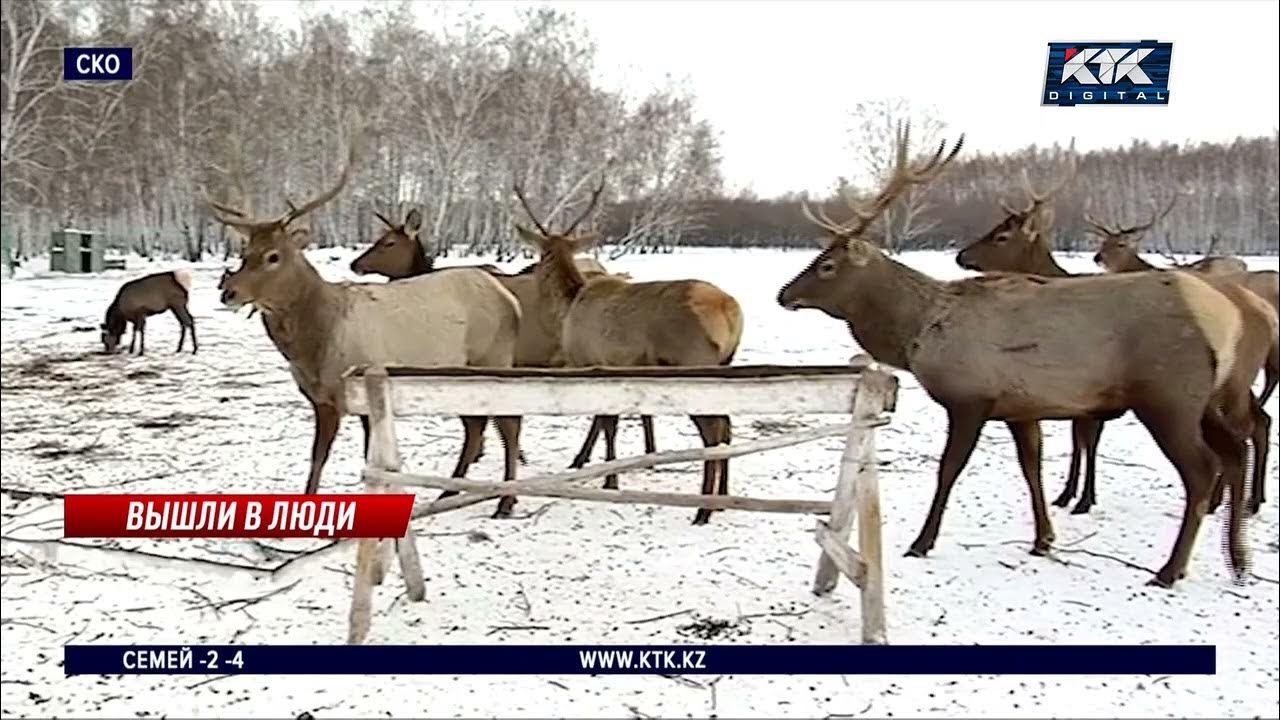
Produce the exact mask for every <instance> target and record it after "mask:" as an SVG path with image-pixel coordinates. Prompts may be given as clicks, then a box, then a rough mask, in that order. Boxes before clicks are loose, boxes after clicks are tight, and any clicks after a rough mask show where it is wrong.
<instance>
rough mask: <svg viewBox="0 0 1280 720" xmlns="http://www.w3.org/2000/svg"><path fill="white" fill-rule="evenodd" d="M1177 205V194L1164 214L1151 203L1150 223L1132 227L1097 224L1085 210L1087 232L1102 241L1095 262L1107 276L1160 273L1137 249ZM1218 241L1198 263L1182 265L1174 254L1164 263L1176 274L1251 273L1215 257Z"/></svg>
mask: <svg viewBox="0 0 1280 720" xmlns="http://www.w3.org/2000/svg"><path fill="white" fill-rule="evenodd" d="M1177 202H1178V195H1177V194H1174V196H1173V197H1172V198H1171V199H1170V200H1169V204H1168V205H1167V206H1165V208H1164V210H1160V209H1158V208H1157V207H1156V205H1155V203H1154V202H1152V212H1151V219H1150V220H1148V221H1147V222H1145V223H1140V224H1138V225H1131V226H1123V225H1110V224H1106V223H1101V222H1098V221H1097V220H1095V219H1094V217H1093V215H1091V214H1090V213H1089V210H1088V209H1087V208H1086V209H1085V212H1084V221H1085V224H1087V225H1088V227H1087V228H1085V230H1086V231H1088V232H1091V233H1093V234H1095V235H1097V236H1098V237H1100V238H1101V239H1102V244H1101V245H1100V246H1099V247H1098V252H1096V253H1094V256H1093V262H1094V263H1095V264H1097V265H1098V266H1099V267H1101V268H1103V269H1104V270H1106V271H1108V272H1142V271H1144V270H1158V269H1159V268H1157V267H1156V266H1155V265H1152V264H1151V263H1149V262H1147V261H1146V260H1143V259H1142V258H1141V257H1140V256H1139V255H1138V248H1139V247H1141V243H1142V238H1143V236H1144V235H1145V234H1146V233H1147V231H1148V230H1150V229H1151V228H1152V227H1154V226H1155V224H1156V223H1158V222H1160V221H1161V220H1163V219H1164V218H1165V216H1166V215H1168V214H1169V212H1170V211H1171V210H1173V206H1174V205H1176V204H1177ZM1218 240H1219V236H1218V235H1217V234H1216V233H1215V234H1214V235H1213V236H1212V237H1211V238H1210V240H1209V250H1208V251H1207V252H1206V253H1205V257H1202V258H1200V259H1199V260H1196V261H1195V262H1190V263H1180V262H1178V261H1177V260H1176V259H1175V258H1174V257H1173V255H1172V253H1166V254H1165V259H1166V260H1168V261H1169V265H1170V266H1171V268H1170V269H1174V270H1191V271H1194V272H1199V273H1206V274H1213V275H1217V274H1227V273H1242V272H1248V271H1249V266H1248V265H1246V264H1245V262H1244V261H1243V260H1241V259H1240V258H1234V257H1222V256H1218V255H1214V254H1213V251H1214V250H1215V249H1216V247H1217V245H1218Z"/></svg>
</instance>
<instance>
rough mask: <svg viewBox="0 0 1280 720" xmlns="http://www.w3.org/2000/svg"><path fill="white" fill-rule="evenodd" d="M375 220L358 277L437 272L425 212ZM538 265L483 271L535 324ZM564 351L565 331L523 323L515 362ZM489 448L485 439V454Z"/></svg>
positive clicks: (649, 442) (648, 423) (653, 445)
mask: <svg viewBox="0 0 1280 720" xmlns="http://www.w3.org/2000/svg"><path fill="white" fill-rule="evenodd" d="M374 215H376V216H377V218H378V219H379V220H381V221H382V223H383V225H385V226H386V229H385V230H384V231H383V233H382V235H381V236H380V237H379V238H378V239H377V241H375V242H374V243H373V245H372V246H370V247H369V249H368V250H366V251H364V252H363V253H361V255H360V256H359V257H357V258H356V259H355V260H352V261H351V271H352V272H354V273H355V274H357V275H366V274H375V275H383V276H385V277H387V278H388V279H391V280H399V279H402V278H408V277H417V276H419V275H425V274H427V273H429V272H432V271H433V270H434V263H433V261H432V260H431V258H428V257H427V253H426V251H424V250H423V247H422V242H421V241H420V240H419V237H418V233H419V231H420V230H421V228H422V214H421V213H419V212H418V211H417V210H416V209H414V210H410V211H409V213H408V215H406V216H405V220H404V222H403V223H393V222H391V221H390V220H388V219H387V218H386V217H384V216H383V215H382V214H380V213H376V212H375V213H374ZM573 262H574V264H575V265H577V266H578V270H579V271H581V272H582V274H583V275H584V276H594V275H604V274H607V272H608V271H607V270H605V268H604V266H603V265H601V264H600V263H599V261H597V260H595V259H593V258H589V257H576V258H574V259H573ZM537 265H538V264H537V263H536V262H535V263H531V264H530V265H528V266H527V267H524V268H522V269H521V270H519V271H518V272H515V273H512V274H506V273H504V272H502V271H501V270H499V269H498V268H497V267H495V266H493V265H480V266H478V267H479V268H480V269H482V270H484V271H486V272H488V273H490V274H491V275H493V277H494V278H495V279H496V280H497V281H498V282H499V283H501V284H502V286H503V287H505V288H506V289H507V290H509V291H511V293H512V294H514V295H515V296H516V300H518V301H519V302H520V308H521V312H522V313H523V315H524V317H525V318H527V319H531V320H532V319H536V318H538V317H540V316H539V314H538V312H537V310H536V307H535V306H536V304H537V302H538V283H537V281H536V280H535V279H534V277H533V271H534V270H535V269H536V268H537ZM618 277H628V278H629V277H630V276H629V275H623V274H619V275H618ZM559 350H560V328H559V327H558V326H557V327H548V326H547V325H546V324H544V323H542V322H537V321H526V322H521V323H520V338H519V340H518V341H517V342H516V361H515V362H516V365H517V366H518V367H550V366H551V365H552V364H553V360H555V358H556V355H557V353H558V352H559ZM640 422H641V425H642V426H643V428H644V451H645V452H646V453H653V452H657V442H656V441H655V439H654V430H653V417H652V416H649V415H644V416H641V418H640ZM599 435H600V425H599V423H594V422H593V423H592V424H591V430H590V432H589V433H587V437H586V439H585V440H584V441H583V443H582V447H581V448H580V449H579V450H578V454H577V455H576V456H574V459H573V463H572V464H571V465H570V467H575V468H580V467H582V466H584V465H586V464H587V461H588V460H590V459H591V451H592V450H593V449H595V444H596V440H597V439H598V438H599ZM483 447H484V444H483V438H482V442H481V448H482V452H483ZM477 457H479V456H477ZM521 462H523V460H521ZM459 477H461V476H459Z"/></svg>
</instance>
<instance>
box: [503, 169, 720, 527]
mask: <svg viewBox="0 0 1280 720" xmlns="http://www.w3.org/2000/svg"><path fill="white" fill-rule="evenodd" d="M514 189H515V193H516V197H517V198H519V200H520V204H521V205H523V206H524V209H525V212H527V213H528V215H529V219H530V220H531V221H532V222H533V224H534V227H536V228H537V230H536V231H534V230H531V229H529V228H526V227H524V226H523V225H520V224H517V225H516V230H517V232H519V234H520V237H521V238H522V239H524V240H525V242H528V243H529V244H530V245H532V246H533V247H536V248H537V249H538V251H539V255H540V259H539V261H538V264H537V267H536V268H535V269H534V271H533V276H534V278H535V279H536V280H537V290H538V293H539V299H538V301H537V303H536V304H535V306H534V307H535V308H536V310H535V312H536V313H537V315H538V318H537V320H536V321H541V322H542V323H543V324H544V325H545V326H547V327H559V328H563V336H562V338H561V343H560V346H561V351H562V352H563V355H564V361H565V364H566V365H569V366H570V367H587V366H611V367H628V366H630V367H635V366H654V365H658V366H689V365H713V366H714V365H728V364H729V363H730V362H731V361H732V360H733V356H734V353H735V352H737V349H738V342H739V341H740V340H741V338H742V309H741V308H740V307H739V305H738V302H737V301H736V300H734V299H733V297H732V296H730V295H729V294H728V293H725V292H724V291H723V290H721V289H720V288H717V287H716V286H715V285H712V284H711V283H707V282H703V281H701V280H665V281H656V282H628V281H627V280H625V279H621V278H617V277H614V276H611V275H594V276H584V274H583V273H582V271H581V270H579V269H578V267H577V265H575V264H574V262H573V257H574V255H576V254H577V253H578V252H580V251H582V250H584V249H586V248H587V247H589V246H590V245H591V244H592V243H593V242H595V241H596V240H597V239H598V236H597V235H595V234H594V233H579V234H577V235H575V234H574V231H575V230H576V229H577V227H578V225H579V224H580V223H581V222H582V221H583V220H584V219H586V217H587V215H589V214H590V213H591V211H592V210H593V209H594V208H595V206H596V203H598V202H599V200H600V193H601V192H602V191H603V190H604V180H603V178H602V179H601V183H600V186H599V187H597V188H596V189H595V191H594V192H593V193H592V195H591V200H590V202H589V203H588V204H587V208H586V210H585V211H583V213H582V214H581V215H579V216H578V218H577V219H576V220H574V221H573V222H571V223H569V225H568V226H567V227H566V228H565V229H564V230H563V231H561V232H558V233H556V232H551V231H550V230H548V229H547V226H546V225H544V224H543V223H542V222H540V221H539V220H538V218H537V216H536V214H535V213H534V212H533V210H532V209H531V208H530V207H529V202H528V200H526V199H525V196H524V192H523V191H522V190H521V189H520V186H519V184H516V185H515V188H514ZM692 419H693V422H694V425H696V426H697V428H698V432H699V434H700V435H701V436H702V442H703V444H704V445H705V446H707V447H711V446H714V445H719V444H722V443H724V444H727V443H728V442H729V441H730V436H731V425H730V419H729V417H728V416H727V415H710V416H707V415H694V416H692ZM594 423H595V424H598V425H599V426H600V428H601V429H602V430H603V432H604V439H605V458H606V459H608V460H613V459H614V458H615V457H616V454H615V448H614V441H615V438H616V434H617V425H618V418H617V416H613V415H601V416H597V418H596V419H595V421H594ZM604 487H606V488H609V489H617V487H618V476H617V475H616V474H611V475H608V476H606V477H605V482H604ZM728 492H729V461H728V460H727V459H726V460H711V461H707V462H705V463H703V480H702V494H703V495H712V494H716V493H719V494H720V495H727V494H728ZM710 518H711V511H709V510H707V509H706V508H699V509H698V511H697V513H696V514H695V515H694V519H693V523H694V524H695V525H702V524H705V523H706V522H707V521H708V520H709V519H710Z"/></svg>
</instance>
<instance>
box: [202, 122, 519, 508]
mask: <svg viewBox="0 0 1280 720" xmlns="http://www.w3.org/2000/svg"><path fill="white" fill-rule="evenodd" d="M357 146H358V134H357V136H356V138H353V140H352V141H351V147H350V149H349V152H350V154H349V156H348V158H347V162H346V166H345V167H344V168H343V170H342V174H341V175H340V176H339V178H338V181H337V182H336V183H335V184H334V185H333V186H332V187H331V188H329V189H328V190H326V191H324V192H322V193H320V194H319V195H317V196H315V197H314V198H312V199H310V200H308V201H306V202H304V203H302V204H301V205H300V206H294V205H293V203H292V202H290V203H289V211H288V212H286V213H285V214H284V215H282V216H281V217H278V218H272V219H266V220H258V219H252V218H249V217H246V216H245V214H244V213H242V212H240V211H238V210H235V209H234V208H229V207H226V206H222V205H219V204H216V203H210V204H211V206H212V207H213V209H214V212H215V217H217V219H218V220H219V221H220V222H222V223H224V224H226V225H228V226H230V227H232V228H234V229H236V230H237V231H239V232H240V233H241V234H242V235H244V236H245V237H246V238H247V242H246V243H245V245H244V250H243V253H242V255H241V261H240V267H239V268H238V269H236V270H235V271H234V272H231V273H229V274H227V275H225V276H224V278H223V281H222V282H221V283H220V285H221V287H222V302H223V304H224V305H227V306H228V307H232V308H236V307H240V306H243V305H252V306H254V307H256V308H257V309H258V311H259V312H260V314H261V315H262V322H263V325H264V326H265V327H266V331H267V335H268V336H269V337H270V338H271V341H272V342H273V343H275V346H276V348H277V349H278V350H279V351H280V353H281V354H282V355H284V357H285V359H287V360H288V361H289V369H290V372H291V373H292V374H293V378H294V381H295V382H296V383H297V385H298V389H299V390H301V391H302V394H303V395H304V396H305V397H306V398H307V399H308V400H309V401H310V402H311V405H312V407H313V409H314V411H315V438H314V441H313V444H312V450H311V467H310V471H309V473H308V475H307V483H306V492H308V493H314V492H316V490H317V489H318V487H319V484H320V474H321V470H322V469H323V468H324V465H325V462H326V461H327V460H328V457H329V449H330V447H331V446H332V444H333V440H334V437H335V436H336V434H337V431H338V426H339V423H340V421H341V419H342V415H343V406H344V402H345V396H344V393H343V380H342V374H343V373H344V372H345V371H346V370H347V369H349V368H351V367H353V366H368V365H410V366H419V367H424V366H438V365H473V366H484V367H510V366H511V365H512V359H513V357H514V355H515V345H516V335H517V332H518V331H519V326H520V305H519V303H517V302H516V299H515V297H514V296H512V294H511V293H510V292H508V291H507V290H506V289H505V288H503V287H502V286H501V285H500V284H498V282H497V281H496V280H494V279H493V278H492V277H491V276H490V275H489V274H488V273H486V272H484V271H482V270H476V269H470V268H460V269H451V270H442V271H439V272H435V273H432V274H429V275H424V276H422V277H418V278H413V279H410V280H403V281H400V282H394V283H386V284H381V285H371V284H360V283H350V282H340V283H332V282H328V281H326V280H324V278H322V277H320V274H319V273H318V272H316V269H315V267H314V266H312V265H311V263H310V262H308V261H307V259H306V257H305V256H304V255H303V249H304V248H305V247H306V246H307V245H308V244H309V233H308V231H307V230H306V229H305V228H303V227H296V226H294V223H295V222H296V221H297V220H299V219H300V218H302V217H303V216H305V215H306V214H307V213H309V212H311V211H313V210H315V209H316V208H318V207H320V206H322V205H324V204H325V203H326V202H328V201H329V200H331V199H333V198H334V197H335V196H337V194H338V193H339V192H340V191H341V190H342V188H343V187H344V186H345V185H346V183H347V181H348V179H349V178H350V176H351V171H352V167H353V165H354V164H355V161H356V155H357ZM463 421H464V424H469V425H474V426H476V428H474V429H473V428H471V427H469V428H468V438H471V437H478V436H479V435H480V432H481V431H483V427H484V423H485V421H486V418H484V417H478V418H464V419H463ZM496 424H497V426H498V430H499V432H500V434H501V436H502V440H503V445H504V447H505V450H506V456H505V464H506V468H505V473H504V477H505V479H506V480H512V479H514V478H515V471H516V464H517V454H518V453H519V440H520V418H519V417H503V418H496ZM364 428H365V448H366V452H367V450H368V440H369V438H368V421H367V419H365V420H364ZM471 444H472V443H467V444H465V445H464V447H463V451H462V454H463V457H462V459H461V460H460V461H459V462H460V464H461V465H462V466H463V467H464V468H465V466H466V464H468V462H467V461H468V458H471V459H474V455H475V453H476V451H478V447H471ZM513 500H514V498H510V497H508V498H503V499H502V500H501V501H500V502H499V505H498V510H497V512H496V513H495V517H504V516H508V515H510V512H511V507H512V505H513V504H514V502H511V501H513Z"/></svg>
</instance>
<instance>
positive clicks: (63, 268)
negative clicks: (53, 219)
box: [49, 228, 106, 273]
mask: <svg viewBox="0 0 1280 720" xmlns="http://www.w3.org/2000/svg"><path fill="white" fill-rule="evenodd" d="M105 245H106V243H105V239H104V238H103V237H101V236H100V235H98V234H97V233H94V232H91V231H89V230H75V229H73V228H63V229H62V230H54V231H53V233H52V234H51V235H50V237H49V269H50V270H52V271H54V272H69V273H96V272H102V270H103V257H102V256H103V249H104V247H105Z"/></svg>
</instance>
